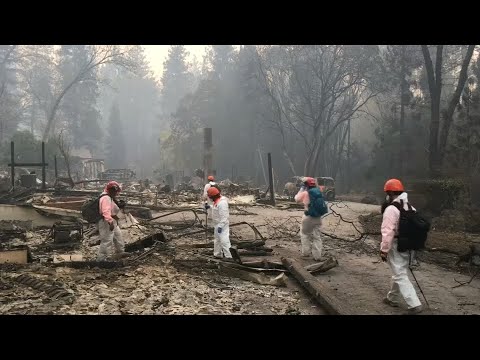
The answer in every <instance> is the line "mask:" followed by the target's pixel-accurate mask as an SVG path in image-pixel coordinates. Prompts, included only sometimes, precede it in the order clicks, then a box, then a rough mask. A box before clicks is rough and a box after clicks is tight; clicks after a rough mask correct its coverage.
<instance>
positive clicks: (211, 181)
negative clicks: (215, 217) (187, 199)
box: [202, 175, 217, 219]
mask: <svg viewBox="0 0 480 360" xmlns="http://www.w3.org/2000/svg"><path fill="white" fill-rule="evenodd" d="M207 179H208V183H207V184H205V187H204V188H203V196H202V200H203V201H204V202H205V210H207V216H208V218H209V219H211V218H212V205H213V202H212V200H210V198H209V197H208V194H207V191H208V189H210V188H211V187H212V186H215V185H217V183H216V182H215V178H214V177H213V176H212V175H209V176H208V178H207Z"/></svg>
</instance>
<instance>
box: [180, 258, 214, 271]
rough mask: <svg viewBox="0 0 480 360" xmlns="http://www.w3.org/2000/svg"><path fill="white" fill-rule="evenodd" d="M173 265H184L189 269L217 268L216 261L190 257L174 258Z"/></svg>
mask: <svg viewBox="0 0 480 360" xmlns="http://www.w3.org/2000/svg"><path fill="white" fill-rule="evenodd" d="M173 264H174V265H180V266H184V267H186V268H189V269H218V265H217V264H216V263H211V262H207V261H201V260H196V259H195V260H190V259H178V260H177V259H175V260H174V262H173Z"/></svg>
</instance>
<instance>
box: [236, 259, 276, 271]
mask: <svg viewBox="0 0 480 360" xmlns="http://www.w3.org/2000/svg"><path fill="white" fill-rule="evenodd" d="M242 265H244V266H249V267H256V268H263V269H282V270H285V266H283V264H282V263H278V262H273V261H268V260H266V259H263V260H261V261H247V262H242Z"/></svg>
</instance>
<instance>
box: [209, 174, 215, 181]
mask: <svg viewBox="0 0 480 360" xmlns="http://www.w3.org/2000/svg"><path fill="white" fill-rule="evenodd" d="M207 179H208V181H214V180H215V178H214V177H213V175H209V176H208V178H207Z"/></svg>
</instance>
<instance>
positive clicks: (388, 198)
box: [385, 195, 390, 203]
mask: <svg viewBox="0 0 480 360" xmlns="http://www.w3.org/2000/svg"><path fill="white" fill-rule="evenodd" d="M385 200H386V201H387V202H388V203H389V202H390V195H387V196H385Z"/></svg>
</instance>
